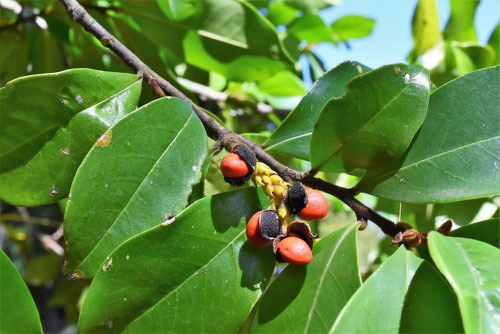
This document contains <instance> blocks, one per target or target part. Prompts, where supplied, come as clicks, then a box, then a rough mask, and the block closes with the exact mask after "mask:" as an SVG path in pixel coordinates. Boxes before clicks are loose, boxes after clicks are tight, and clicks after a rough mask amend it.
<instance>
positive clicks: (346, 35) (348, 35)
mask: <svg viewBox="0 0 500 334" xmlns="http://www.w3.org/2000/svg"><path fill="white" fill-rule="evenodd" d="M374 26H375V20H374V19H371V18H368V17H364V16H361V15H346V16H342V17H340V18H338V19H337V20H335V21H334V22H333V23H332V25H331V27H332V30H333V31H334V33H335V34H337V36H338V37H339V38H340V39H341V40H343V41H348V40H350V39H356V38H363V37H366V36H369V35H370V34H371V33H372V30H373V27H374Z"/></svg>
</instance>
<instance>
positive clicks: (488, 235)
mask: <svg viewBox="0 0 500 334" xmlns="http://www.w3.org/2000/svg"><path fill="white" fill-rule="evenodd" d="M450 235H451V236H452V237H461V238H470V239H475V240H479V241H482V242H485V243H487V244H490V245H492V246H495V247H500V218H492V219H487V220H483V221H481V222H478V223H474V224H470V225H467V226H463V227H460V228H458V229H456V230H453V231H451V234H450Z"/></svg>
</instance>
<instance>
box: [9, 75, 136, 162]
mask: <svg viewBox="0 0 500 334" xmlns="http://www.w3.org/2000/svg"><path fill="white" fill-rule="evenodd" d="M136 82H137V80H136V81H134V82H132V83H131V84H129V85H128V86H126V87H125V88H123V89H121V90H119V91H118V92H116V93H114V94H113V95H111V96H109V97H107V98H105V99H103V100H101V101H99V102H97V103H95V104H93V105H91V106H89V107H88V108H85V109H82V110H80V111H78V112H76V113H74V114H72V115H71V116H70V117H68V118H65V119H64V121H62V122H58V123H56V124H54V125H53V126H50V127H49V128H47V129H45V130H43V131H42V132H39V133H37V134H36V135H35V136H33V137H30V138H29V139H28V140H27V141H24V142H22V143H20V144H18V145H17V146H14V147H13V148H11V149H10V150H8V151H6V152H4V153H3V154H1V155H0V158H3V157H5V156H6V155H8V154H10V153H12V152H14V151H16V150H17V149H19V148H21V147H23V146H25V145H27V144H29V143H31V142H32V141H34V140H35V139H37V138H39V137H41V136H43V135H44V134H46V133H48V132H50V131H52V130H54V129H56V128H59V127H61V126H63V125H64V124H65V123H67V122H69V121H71V120H72V119H73V118H75V117H76V116H77V115H79V114H80V113H83V112H85V111H87V110H88V109H91V108H94V107H95V106H97V105H99V104H101V103H104V102H107V101H109V100H111V99H113V98H115V97H116V96H118V95H119V94H121V93H123V92H124V91H126V90H127V89H129V88H130V87H132V86H133V85H134V84H135V83H136Z"/></svg>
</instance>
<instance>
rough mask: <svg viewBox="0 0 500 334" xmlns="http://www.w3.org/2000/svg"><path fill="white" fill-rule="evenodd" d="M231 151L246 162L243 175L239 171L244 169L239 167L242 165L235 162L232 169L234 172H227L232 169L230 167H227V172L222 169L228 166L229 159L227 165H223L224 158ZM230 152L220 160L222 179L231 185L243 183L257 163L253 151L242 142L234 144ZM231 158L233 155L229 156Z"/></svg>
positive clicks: (250, 175)
mask: <svg viewBox="0 0 500 334" xmlns="http://www.w3.org/2000/svg"><path fill="white" fill-rule="evenodd" d="M233 153H234V154H236V155H238V157H239V158H240V159H241V160H243V162H244V163H245V164H246V167H247V173H246V174H244V175H243V173H241V171H242V170H243V171H245V169H244V168H241V167H242V166H241V165H237V164H235V166H236V168H235V169H234V171H235V172H236V173H231V172H229V171H230V170H231V171H232V169H231V168H227V172H225V171H224V170H225V169H226V166H227V167H229V160H227V162H228V164H227V165H225V161H224V160H225V159H226V158H228V159H229V156H231V154H233ZM231 154H229V155H227V156H226V157H224V159H222V162H221V170H222V172H223V174H224V180H225V181H226V182H227V183H229V184H230V185H232V186H241V185H243V184H245V182H247V181H248V180H249V179H250V177H252V174H253V172H254V171H255V166H256V164H257V158H256V157H255V152H254V151H253V150H252V149H251V148H250V147H248V146H246V145H244V144H237V145H235V146H234V147H233V149H232V150H231ZM231 159H234V156H231Z"/></svg>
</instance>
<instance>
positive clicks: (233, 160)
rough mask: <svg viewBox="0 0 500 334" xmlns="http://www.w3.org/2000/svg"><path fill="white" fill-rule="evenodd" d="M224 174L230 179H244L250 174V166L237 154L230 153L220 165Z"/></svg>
mask: <svg viewBox="0 0 500 334" xmlns="http://www.w3.org/2000/svg"><path fill="white" fill-rule="evenodd" d="M220 169H221V171H222V174H223V175H224V176H226V177H229V178H235V177H243V176H245V175H247V174H248V166H247V164H246V163H245V161H244V160H243V159H241V158H240V156H239V155H238V154H236V153H229V154H228V155H226V156H225V157H224V159H222V161H221V163H220Z"/></svg>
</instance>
